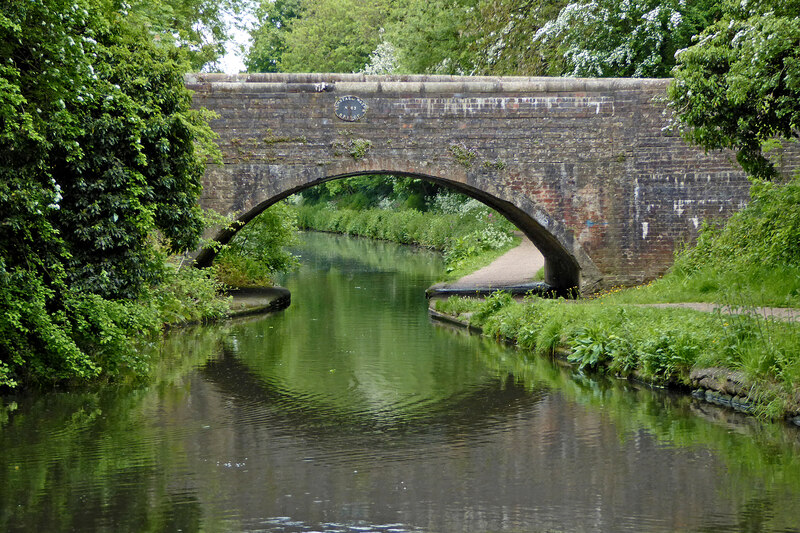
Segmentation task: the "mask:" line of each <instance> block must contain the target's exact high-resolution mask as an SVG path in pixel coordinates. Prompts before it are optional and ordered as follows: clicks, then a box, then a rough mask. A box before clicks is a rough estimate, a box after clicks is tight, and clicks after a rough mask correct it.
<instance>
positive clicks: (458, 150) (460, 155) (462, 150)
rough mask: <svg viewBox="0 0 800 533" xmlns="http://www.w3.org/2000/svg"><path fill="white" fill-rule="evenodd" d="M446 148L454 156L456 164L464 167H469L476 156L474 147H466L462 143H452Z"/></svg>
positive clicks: (476, 152)
mask: <svg viewBox="0 0 800 533" xmlns="http://www.w3.org/2000/svg"><path fill="white" fill-rule="evenodd" d="M448 150H450V153H451V154H452V155H453V157H455V159H456V161H457V162H458V164H460V165H461V166H463V167H464V168H471V167H472V162H473V161H475V158H476V157H478V151H477V150H475V149H474V148H467V146H466V145H465V144H464V143H458V144H456V143H453V144H451V145H450V147H449V148H448Z"/></svg>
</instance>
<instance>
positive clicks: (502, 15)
mask: <svg viewBox="0 0 800 533" xmlns="http://www.w3.org/2000/svg"><path fill="white" fill-rule="evenodd" d="M566 4H567V1H566V0H526V1H523V2H520V1H518V0H481V2H480V3H479V5H478V8H477V9H476V16H473V17H471V19H470V23H469V27H468V29H467V33H468V41H469V42H472V43H473V44H472V45H471V47H470V48H471V49H472V51H473V56H474V62H475V73H476V74H484V75H500V76H505V75H511V76H544V75H546V74H547V73H548V72H549V71H550V70H551V69H550V66H549V63H550V62H551V61H552V60H553V58H554V57H556V52H555V51H552V50H550V49H549V48H552V47H556V46H557V43H553V42H550V43H542V42H538V43H534V42H533V37H534V35H536V32H538V31H539V30H540V29H541V28H542V27H543V26H544V25H545V24H546V23H547V22H549V21H551V20H553V19H555V18H556V17H557V16H558V14H559V12H560V11H561V9H562V8H563V7H564V6H565V5H566ZM560 62H561V61H559V63H560Z"/></svg>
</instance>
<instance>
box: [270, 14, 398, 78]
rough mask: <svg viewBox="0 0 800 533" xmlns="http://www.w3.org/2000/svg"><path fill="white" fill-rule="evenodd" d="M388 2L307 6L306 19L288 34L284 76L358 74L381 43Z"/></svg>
mask: <svg viewBox="0 0 800 533" xmlns="http://www.w3.org/2000/svg"><path fill="white" fill-rule="evenodd" d="M388 6H389V2H388V0H368V1H364V0H316V1H314V2H310V1H308V2H304V11H303V16H302V17H300V18H294V19H292V21H291V22H290V24H289V31H287V32H286V33H285V44H286V49H285V50H284V51H283V52H282V53H281V55H280V61H279V69H280V70H282V71H284V72H357V71H359V70H361V69H362V68H364V65H365V64H366V63H367V61H368V60H369V56H370V53H372V51H373V50H375V48H376V47H377V46H378V44H379V43H380V42H381V35H380V28H381V27H383V26H384V24H385V23H386V22H387V20H388V15H389V13H390V10H389V8H388Z"/></svg>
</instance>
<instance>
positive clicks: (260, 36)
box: [244, 0, 303, 72]
mask: <svg viewBox="0 0 800 533" xmlns="http://www.w3.org/2000/svg"><path fill="white" fill-rule="evenodd" d="M302 15H303V2H302V0H274V1H273V0H262V1H261V4H260V5H259V6H258V9H257V10H256V27H255V28H254V29H253V30H252V31H251V32H250V36H251V37H252V39H253V42H252V44H251V45H250V49H249V50H248V52H247V57H246V58H245V62H244V63H245V66H246V67H247V70H248V71H249V72H278V70H279V68H280V61H281V57H282V56H283V53H284V52H285V51H286V36H287V34H288V33H289V32H290V31H291V27H292V22H293V21H294V20H296V19H299V18H300V17H301V16H302Z"/></svg>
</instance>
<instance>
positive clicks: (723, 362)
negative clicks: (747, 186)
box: [435, 177, 800, 417]
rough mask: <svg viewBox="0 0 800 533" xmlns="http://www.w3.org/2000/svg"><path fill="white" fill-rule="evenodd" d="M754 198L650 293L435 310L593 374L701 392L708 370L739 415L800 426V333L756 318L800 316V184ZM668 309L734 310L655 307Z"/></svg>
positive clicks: (472, 303)
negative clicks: (795, 421)
mask: <svg viewBox="0 0 800 533" xmlns="http://www.w3.org/2000/svg"><path fill="white" fill-rule="evenodd" d="M752 197H753V199H752V201H751V203H750V204H749V205H748V206H747V207H746V208H745V209H744V210H742V211H741V212H739V213H737V214H736V215H734V216H733V217H732V218H731V219H730V220H729V221H728V223H727V224H726V225H725V226H724V227H721V228H717V227H706V228H704V229H703V231H702V232H701V234H700V237H699V239H698V242H697V245H696V246H694V247H691V248H686V249H684V250H682V251H680V252H679V253H678V254H677V256H676V261H675V265H674V267H673V268H672V270H671V271H670V272H669V273H668V274H667V275H666V276H664V278H662V279H660V280H657V281H655V282H653V283H651V284H648V285H647V286H643V287H636V288H632V289H615V290H611V291H608V292H606V293H603V294H599V295H594V296H593V297H592V298H590V299H586V300H581V301H565V300H543V299H540V298H536V297H529V298H526V299H525V300H524V301H522V302H515V301H513V300H512V298H511V297H510V296H509V295H507V294H497V295H495V296H493V297H490V298H487V299H486V300H475V299H459V298H451V299H450V300H447V301H439V302H436V304H435V309H436V310H437V311H439V312H442V313H445V314H448V315H451V316H455V317H459V318H460V320H461V321H465V322H469V323H471V324H472V325H475V326H478V327H481V328H482V329H483V331H484V333H485V334H487V335H491V336H494V337H498V338H504V339H509V340H512V341H513V342H516V343H517V344H518V345H519V346H521V347H522V348H526V349H530V350H533V351H535V352H537V353H553V352H556V351H561V352H562V353H564V354H565V355H566V356H567V357H568V358H569V359H570V360H571V361H572V362H574V363H575V364H577V365H578V366H579V367H580V368H582V369H587V370H595V371H600V372H607V373H610V374H613V375H617V376H621V377H634V378H637V379H640V380H643V381H646V382H649V383H652V384H655V385H679V386H686V387H690V386H691V387H695V388H696V387H702V386H703V380H702V379H701V378H702V376H703V375H704V372H703V371H702V370H703V369H708V368H717V369H719V370H717V371H715V372H714V373H715V374H716V375H724V376H727V377H726V379H727V378H730V380H731V381H730V383H731V384H730V386H729V387H728V389H729V392H730V391H732V392H733V394H732V395H735V396H738V398H733V399H734V400H735V401H736V403H746V404H750V405H751V407H752V410H753V411H754V412H755V413H756V414H759V415H762V416H769V417H782V416H787V415H791V416H797V415H798V414H800V324H798V323H796V322H785V321H779V320H773V319H765V318H763V317H762V316H759V315H757V314H756V313H755V312H754V308H755V307H756V306H770V305H771V306H779V307H800V245H798V243H800V177H795V178H794V179H793V180H791V181H789V182H788V183H783V184H774V183H763V182H758V183H755V184H754V186H753V190H752ZM666 302H714V303H717V304H721V305H723V306H727V308H728V310H726V311H716V312H713V313H708V312H702V311H694V310H690V309H681V308H654V307H647V306H646V304H650V303H666ZM705 374H707V372H705ZM706 384H708V382H706ZM722 389H725V387H722Z"/></svg>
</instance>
